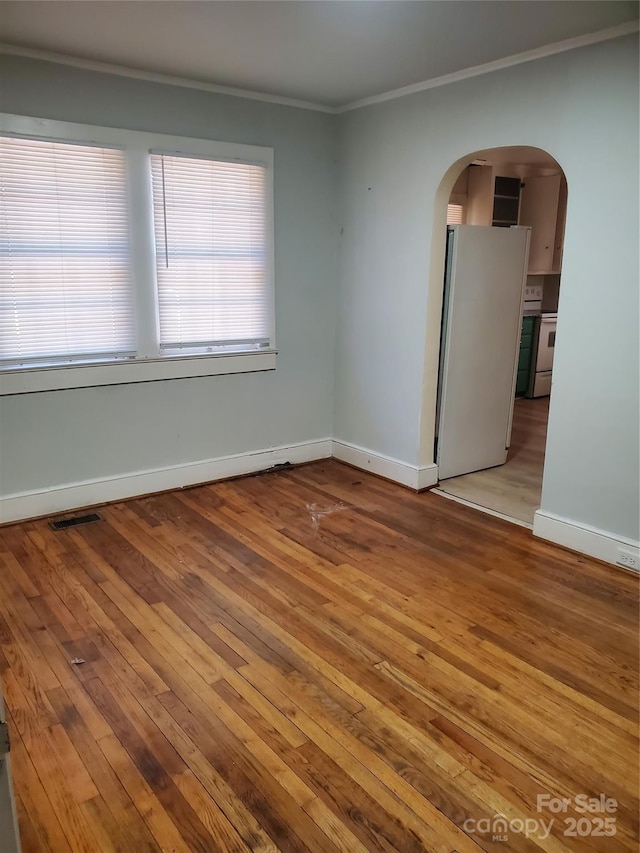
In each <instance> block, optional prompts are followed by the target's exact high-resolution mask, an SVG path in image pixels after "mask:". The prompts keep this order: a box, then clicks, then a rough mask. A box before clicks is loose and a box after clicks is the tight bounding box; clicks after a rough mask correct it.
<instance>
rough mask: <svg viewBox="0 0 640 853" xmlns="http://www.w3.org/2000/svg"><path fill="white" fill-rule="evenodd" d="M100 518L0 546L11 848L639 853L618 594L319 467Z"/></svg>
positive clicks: (629, 660) (626, 592)
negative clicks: (586, 803) (590, 808)
mask: <svg viewBox="0 0 640 853" xmlns="http://www.w3.org/2000/svg"><path fill="white" fill-rule="evenodd" d="M100 512H101V514H102V516H103V520H102V521H100V522H96V523H94V524H90V525H86V526H83V527H77V528H71V529H68V530H66V531H63V532H53V531H52V530H51V529H50V528H49V527H48V526H47V523H46V521H35V522H31V523H24V524H20V525H15V526H12V527H6V528H3V529H1V530H0V673H1V677H2V682H3V685H4V691H5V700H6V704H7V709H8V719H9V726H10V733H11V738H12V756H13V767H14V775H15V789H16V794H17V803H18V811H19V819H20V828H21V832H22V841H23V847H24V851H25V853H32V851H38V853H39V851H50V853H64V851H74V852H75V851H87V852H88V853H96V851H122V853H129V851H132V853H143V851H161V850H162V851H175V852H176V853H178V851H202V853H211V852H212V851H214V853H215V851H222V852H223V853H227V851H232V853H241V852H243V851H248V850H253V851H264V852H265V853H266V851H317V853H331V851H336V850H339V851H346V853H357V851H402V853H413V851H416V853H417V851H429V853H432V852H433V853H454V851H457V853H471V851H479V850H486V851H505V850H509V851H523V853H524V852H525V851H537V850H544V851H552V853H553V851H565V850H567V851H582V850H584V851H631V850H636V849H637V844H638V825H637V814H638V776H637V762H636V755H637V723H638V719H637V698H638V695H637V689H638V678H637V676H638V657H637V627H638V626H637V615H638V614H637V582H636V578H635V577H633V576H631V575H629V574H625V573H624V572H622V571H620V570H616V569H614V568H613V567H608V566H605V565H604V564H600V563H597V562H595V561H591V560H589V559H587V558H584V557H581V556H578V555H576V554H572V553H570V552H566V551H563V550H561V549H558V548H556V547H554V546H552V545H550V544H546V543H544V542H541V541H538V540H534V539H533V537H532V536H531V534H530V532H529V531H528V530H525V529H523V528H519V527H516V526H514V525H511V524H508V523H505V522H503V521H501V520H499V519H495V518H491V517H489V516H486V515H483V514H481V513H478V512H476V511H474V510H471V509H468V508H466V507H463V506H460V505H458V504H455V503H453V502H451V501H447V500H445V499H443V498H441V497H438V496H436V495H433V494H422V495H415V494H413V493H411V492H409V491H406V490H403V489H401V488H400V487H396V486H394V485H392V484H389V483H386V482H384V481H382V480H379V479H375V478H373V477H370V476H368V475H366V474H364V473H360V472H357V471H354V470H352V469H350V468H348V467H346V466H343V465H341V464H340V463H337V462H335V461H329V462H326V463H315V464H313V465H309V466H306V467H302V468H298V469H296V470H293V471H290V472H280V473H277V474H269V475H264V476H257V477H252V478H247V479H242V480H236V481H233V482H226V483H218V484H215V485H211V486H206V487H199V488H195V489H190V490H185V491H182V492H175V493H170V494H163V495H156V496H153V497H148V498H144V499H139V500H133V501H129V502H125V503H120V504H115V505H112V506H109V507H105V508H103V509H101V510H100ZM77 659H81V660H82V661H84V662H83V663H74V660H77ZM579 794H585V795H588V796H589V797H599V796H600V795H601V794H604V795H605V796H606V797H607V798H611V799H615V801H616V805H615V811H614V812H609V813H606V814H593V813H587V814H586V815H585V814H582V813H581V812H580V801H579V800H578V801H577V802H576V800H575V798H576V796H577V795H579ZM539 796H543V797H544V796H551V797H554V798H558V797H560V798H567V800H568V805H567V811H566V812H553V811H551V810H549V809H548V808H547V809H543V810H542V811H537V798H538V797H539ZM554 802H555V801H554ZM494 816H502V817H503V820H502V822H499V823H497V824H495V825H494V823H492V821H493V818H494ZM604 817H608V818H614V822H613V823H611V821H609V826H607V824H605V823H604V820H603V819H604ZM541 819H542V820H543V821H544V825H543V826H541V825H540V824H539V823H535V824H534V823H531V821H540V820H541ZM550 819H551V820H552V821H553V825H552V826H551V828H550V831H547V829H548V824H549V820H550ZM526 821H530V822H529V823H526ZM612 828H613V829H615V835H610V836H607V833H608V832H611V829H612ZM572 829H573V830H574V832H573V834H571V830H572ZM567 830H568V831H569V834H565V833H566V831H567ZM598 830H599V831H600V834H599V835H598V834H596V835H594V834H593V832H596V833H597V832H598ZM603 833H604V834H603ZM505 836H506V837H505ZM0 846H1V845H0Z"/></svg>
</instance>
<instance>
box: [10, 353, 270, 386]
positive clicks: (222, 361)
mask: <svg viewBox="0 0 640 853" xmlns="http://www.w3.org/2000/svg"><path fill="white" fill-rule="evenodd" d="M275 367H276V353H275V351H269V352H250V353H234V354H233V355H206V356H184V357H180V356H176V357H172V358H158V359H145V360H144V361H126V362H125V361H121V362H111V363H110V364H82V365H74V366H73V367H69V366H64V367H47V368H33V369H30V370H5V371H0V396H4V397H6V396H9V395H12V394H33V393H37V392H41V391H61V390H63V389H66V388H94V387H96V386H101V385H129V384H130V383H134V382H158V381H161V380H166V379H187V378H192V377H198V376H221V375H225V374H230V373H257V372H261V371H266V370H275Z"/></svg>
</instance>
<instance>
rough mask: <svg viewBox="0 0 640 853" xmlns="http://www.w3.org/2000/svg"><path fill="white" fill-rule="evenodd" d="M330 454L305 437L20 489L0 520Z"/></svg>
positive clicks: (2, 506)
mask: <svg viewBox="0 0 640 853" xmlns="http://www.w3.org/2000/svg"><path fill="white" fill-rule="evenodd" d="M330 456H331V439H329V438H325V439H320V440H318V441H304V442H300V443H299V444H290V445H286V446H282V447H273V448H270V449H269V450H260V451H255V452H252V451H250V452H248V453H236V454H233V455H232V456H221V457H218V458H217V459H204V460H201V461H198V462H190V463H188V464H186V465H171V466H169V467H167V468H156V469H152V470H147V471H136V472H133V473H130V474H124V475H122V476H118V477H105V478H103V479H100V480H89V481H85V482H80V483H67V484H65V485H63V486H58V487H56V488H53V489H45V490H43V491H37V492H22V493H19V494H14V495H7V496H6V497H4V498H2V499H0V522H9V521H21V520H24V519H27V518H37V517H38V516H42V515H53V514H54V513H58V512H65V511H67V510H71V509H77V508H78V507H84V506H93V505H95V504H102V503H109V502H110V501H118V500H122V499H124V498H132V497H135V496H136V495H146V494H150V493H151V492H163V491H166V490H167V489H179V488H182V487H184V486H195V485H197V484H198V483H207V482H211V481H213V480H223V479H225V478H227V477H237V476H240V475H242V474H253V473H255V472H256V471H264V470H266V469H267V468H271V467H272V466H273V465H279V464H282V463H283V462H291V463H292V464H300V463H302V462H313V461H314V460H316V459H327V458H328V457H330Z"/></svg>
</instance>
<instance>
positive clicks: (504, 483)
mask: <svg viewBox="0 0 640 853" xmlns="http://www.w3.org/2000/svg"><path fill="white" fill-rule="evenodd" d="M548 418H549V398H548V397H537V398H536V399H533V400H529V399H527V398H525V397H522V398H519V399H517V400H516V402H515V407H514V412H513V430H512V433H511V447H510V448H509V453H508V456H507V461H506V463H505V464H504V465H500V466H499V467H498V468H487V469H486V470H485V471H474V473H472V474H464V475H462V476H461V477H451V478H450V479H448V480H443V481H442V482H441V483H440V484H439V486H438V491H440V492H444V493H445V494H448V495H453V496H455V497H458V498H463V499H464V500H465V501H469V502H470V503H473V504H477V505H478V506H483V507H487V508H488V509H491V510H494V511H495V512H499V513H501V514H502V515H507V516H509V517H511V518H517V519H518V520H520V521H524V522H525V523H527V524H533V516H534V513H535V511H536V510H537V509H538V507H539V506H540V496H541V494H542V470H543V468H544V452H545V444H546V440H547V420H548Z"/></svg>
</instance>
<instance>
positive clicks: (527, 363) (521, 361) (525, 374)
mask: <svg viewBox="0 0 640 853" xmlns="http://www.w3.org/2000/svg"><path fill="white" fill-rule="evenodd" d="M535 319H536V318H535V317H523V318H522V330H521V333H520V355H519V357H518V377H517V379H516V397H524V395H525V394H526V393H527V388H528V387H529V373H530V371H531V355H532V353H533V327H534V324H535Z"/></svg>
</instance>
